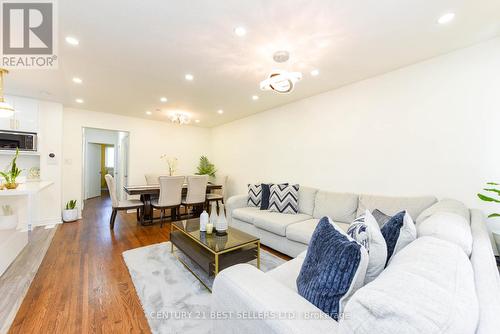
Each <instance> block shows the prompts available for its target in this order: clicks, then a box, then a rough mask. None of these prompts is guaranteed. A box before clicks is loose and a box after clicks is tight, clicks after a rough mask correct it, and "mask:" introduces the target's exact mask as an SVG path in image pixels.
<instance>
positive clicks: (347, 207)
mask: <svg viewBox="0 0 500 334" xmlns="http://www.w3.org/2000/svg"><path fill="white" fill-rule="evenodd" d="M300 196H301V199H304V198H305V199H306V200H303V201H302V203H301V204H300V206H301V209H300V211H301V213H300V214H299V215H296V217H281V216H279V214H276V213H269V212H262V211H260V210H258V209H256V208H248V207H247V206H246V202H245V199H246V196H237V197H233V198H231V199H229V200H228V207H229V208H228V213H229V215H230V216H231V222H230V224H232V226H235V227H237V228H240V229H242V230H245V231H248V232H250V233H253V234H256V235H259V236H260V237H261V239H262V242H263V243H264V244H266V245H268V246H270V247H273V248H275V249H277V250H280V251H281V252H284V253H286V254H289V255H292V256H295V255H297V257H296V258H294V259H293V260H291V261H288V262H286V263H285V264H283V265H281V266H279V267H278V268H275V269H273V270H271V271H269V272H267V273H264V272H262V271H260V270H258V269H257V268H255V267H254V266H251V265H249V264H240V265H236V266H233V267H229V268H227V269H225V270H223V271H222V272H221V273H220V274H219V275H218V276H217V278H216V279H215V282H214V286H213V295H212V311H213V312H212V314H214V315H217V316H214V321H213V328H212V329H213V332H214V333H219V334H220V333H222V334H225V333H266V334H267V333H283V334H285V333H287V334H289V333H308V334H309V333H322V334H323V333H366V334H368V333H450V334H452V333H453V334H455V333H478V334H490V333H498V332H499V331H500V316H499V315H500V277H499V273H498V268H497V266H496V262H495V259H494V255H493V250H492V244H491V239H490V236H489V233H488V231H487V229H486V226H485V223H484V222H485V219H484V216H483V214H482V212H480V211H478V210H469V209H467V208H466V207H465V206H463V204H461V203H459V202H457V201H440V202H437V203H436V199H435V198H433V197H419V198H391V197H383V196H370V195H359V196H358V195H353V194H338V193H329V192H324V191H316V190H314V189H310V188H303V189H302V190H301V194H300ZM433 204H434V205H433ZM365 208H369V209H374V208H378V209H380V210H382V211H384V212H386V213H387V214H394V213H396V212H398V211H400V210H405V209H406V210H408V211H409V212H410V214H411V215H412V217H414V220H416V222H417V231H418V223H420V222H422V221H425V219H426V218H428V217H430V216H432V215H434V214H436V213H439V212H453V213H456V214H458V215H461V216H462V217H464V218H465V219H466V220H467V230H466V232H467V233H461V234H460V233H459V232H457V233H454V234H452V237H450V236H448V235H444V238H439V236H421V237H420V236H419V237H418V238H417V240H416V241H414V242H412V243H411V244H409V245H408V246H406V247H405V248H404V249H402V250H401V251H400V252H398V253H397V254H395V256H394V257H393V259H392V260H391V262H390V264H389V265H388V267H387V268H386V269H385V270H384V271H383V272H382V273H381V274H380V276H379V277H378V278H376V279H375V280H374V281H372V282H370V283H368V284H367V285H365V286H363V287H362V288H360V289H359V290H358V291H357V292H355V293H354V295H353V296H352V297H351V299H350V300H349V301H347V304H346V306H345V309H344V315H345V316H344V317H343V318H341V319H339V321H338V322H337V321H335V320H333V319H332V318H330V317H328V316H327V315H326V314H324V313H323V312H322V311H321V310H319V309H318V308H316V306H314V305H313V304H311V303H310V302H309V301H307V300H306V299H304V298H303V297H302V296H300V295H299V294H298V292H297V285H296V279H297V276H298V274H299V272H300V269H301V266H302V263H303V261H304V258H305V255H306V251H305V250H306V249H307V242H308V241H309V239H310V236H311V234H312V232H313V230H314V227H315V226H316V224H317V222H318V219H319V218H321V217H322V216H324V215H328V216H330V217H332V218H333V220H334V221H336V222H338V223H339V225H341V226H344V227H346V226H347V224H348V223H349V222H350V221H352V219H353V218H354V217H355V216H356V215H357V213H361V212H363V211H364V209H365ZM424 210H425V211H424ZM435 220H436V219H434V221H435ZM436 223H439V221H438V222H436ZM469 224H470V225H469ZM438 230H440V231H441V232H440V233H443V232H444V233H446V229H438ZM459 234H460V238H462V240H460V242H458V243H454V242H453V240H452V239H451V238H454V237H455V236H456V235H459ZM467 237H468V238H469V241H470V244H471V245H472V248H471V249H472V252H471V253H470V254H469V255H470V256H468V254H466V252H465V251H464V249H463V248H462V247H459V245H458V244H460V243H461V242H462V241H463V238H467Z"/></svg>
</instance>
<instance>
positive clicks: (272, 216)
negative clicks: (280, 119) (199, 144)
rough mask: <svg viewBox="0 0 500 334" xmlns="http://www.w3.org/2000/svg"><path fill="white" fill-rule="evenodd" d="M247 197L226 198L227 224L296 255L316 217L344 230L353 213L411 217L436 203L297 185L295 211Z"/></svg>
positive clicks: (424, 198)
mask: <svg viewBox="0 0 500 334" xmlns="http://www.w3.org/2000/svg"><path fill="white" fill-rule="evenodd" d="M247 200H248V196H247V195H238V196H233V197H231V198H229V199H228V200H227V204H226V209H227V215H228V221H229V223H230V224H231V226H233V227H236V228H237V229H239V230H242V231H244V232H247V233H250V234H252V235H255V236H258V237H260V239H261V242H262V243H263V244H264V245H266V246H269V247H271V248H273V249H275V250H277V251H280V252H282V253H284V254H287V255H289V256H291V257H296V256H297V255H298V254H300V253H301V252H303V251H304V250H305V249H306V248H307V244H308V243H309V240H310V239H311V236H312V233H313V232H314V229H315V228H316V225H317V224H318V222H319V220H320V219H321V218H322V217H324V216H329V217H331V218H332V219H333V220H334V221H335V223H337V224H338V225H339V226H340V227H342V228H344V229H347V227H348V226H349V224H350V223H352V221H353V220H354V219H355V218H356V216H357V215H359V214H361V213H363V212H364V211H365V210H366V209H367V208H368V209H372V210H373V209H379V210H381V211H382V212H384V213H386V214H390V215H392V214H396V213H397V212H399V210H400V209H401V208H405V209H406V210H408V212H409V213H410V215H411V216H412V217H413V218H414V219H415V218H416V217H417V216H418V215H420V213H421V212H422V211H424V210H425V209H426V208H428V207H430V206H431V205H432V204H434V203H436V202H437V199H436V198H435V197H432V196H428V197H387V196H374V195H357V194H349V193H336V192H328V191H323V190H317V189H314V188H309V187H300V188H299V213H298V214H296V215H292V214H281V213H277V212H269V211H267V210H260V209H259V208H256V207H248V205H247Z"/></svg>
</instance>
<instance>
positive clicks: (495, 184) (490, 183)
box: [486, 182, 500, 186]
mask: <svg viewBox="0 0 500 334" xmlns="http://www.w3.org/2000/svg"><path fill="white" fill-rule="evenodd" d="M486 184H488V185H490V186H500V184H498V183H495V182H488V183H486Z"/></svg>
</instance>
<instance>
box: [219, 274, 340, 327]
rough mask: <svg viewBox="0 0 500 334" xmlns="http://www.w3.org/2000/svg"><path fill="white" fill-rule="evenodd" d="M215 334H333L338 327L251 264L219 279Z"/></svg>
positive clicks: (291, 291)
mask: <svg viewBox="0 0 500 334" xmlns="http://www.w3.org/2000/svg"><path fill="white" fill-rule="evenodd" d="M212 327H213V328H212V329H213V333H222V334H224V333H255V334H257V333H266V334H267V333H275V334H277V333H280V334H281V333H283V334H285V333H286V334H289V333H297V334H298V333H333V334H335V333H336V332H337V327H338V323H337V322H336V321H335V320H333V319H332V318H330V317H328V316H327V315H326V314H325V313H323V312H322V311H321V310H320V309H318V308H317V307H316V306H314V305H313V304H311V303H310V302H309V301H307V300H306V299H304V298H302V297H301V296H300V295H299V294H297V293H296V292H295V291H293V290H291V289H289V288H287V287H285V286H284V285H282V284H281V283H279V282H277V281H276V280H274V279H273V278H271V277H270V276H268V275H266V274H265V273H263V272H262V271H260V270H258V269H257V268H255V267H253V266H251V265H249V264H239V265H235V266H232V267H229V268H227V269H225V270H223V271H222V272H221V273H220V274H219V275H217V277H216V279H215V282H214V285H213V293H212Z"/></svg>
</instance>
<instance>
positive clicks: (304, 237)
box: [286, 218, 349, 245]
mask: <svg viewBox="0 0 500 334" xmlns="http://www.w3.org/2000/svg"><path fill="white" fill-rule="evenodd" d="M318 223H319V219H316V218H313V219H308V220H306V221H303V222H298V223H294V224H290V225H288V226H287V228H286V238H287V239H289V240H292V241H296V242H300V243H303V244H306V245H308V244H309V241H310V240H311V237H312V235H313V232H314V229H315V228H316V226H317V225H318ZM336 224H337V226H338V227H340V228H341V229H342V230H343V231H344V232H347V229H348V228H349V224H345V223H336Z"/></svg>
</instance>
